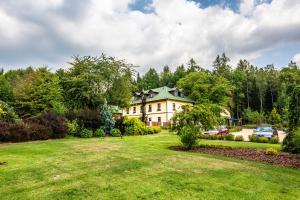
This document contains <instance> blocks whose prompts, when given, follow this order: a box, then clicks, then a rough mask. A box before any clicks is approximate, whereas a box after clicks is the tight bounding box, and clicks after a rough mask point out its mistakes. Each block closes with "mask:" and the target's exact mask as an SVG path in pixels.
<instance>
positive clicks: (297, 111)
mask: <svg viewBox="0 0 300 200" xmlns="http://www.w3.org/2000/svg"><path fill="white" fill-rule="evenodd" d="M298 126H300V85H298V86H296V87H295V88H294V90H293V92H292V96H291V99H290V103H289V128H290V129H291V130H294V129H295V128H296V127H298Z"/></svg>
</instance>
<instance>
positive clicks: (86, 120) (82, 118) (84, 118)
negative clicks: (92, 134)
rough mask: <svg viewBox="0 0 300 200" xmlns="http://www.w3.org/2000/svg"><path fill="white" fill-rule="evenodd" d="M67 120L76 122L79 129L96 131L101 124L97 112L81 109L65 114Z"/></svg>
mask: <svg viewBox="0 0 300 200" xmlns="http://www.w3.org/2000/svg"><path fill="white" fill-rule="evenodd" d="M66 116H67V119H68V120H70V121H73V120H77V123H78V125H79V126H80V127H84V128H88V129H91V130H97V128H99V127H101V126H102V125H103V124H102V122H101V119H100V115H99V112H98V111H97V110H90V109H82V110H78V111H72V112H69V113H67V115H66Z"/></svg>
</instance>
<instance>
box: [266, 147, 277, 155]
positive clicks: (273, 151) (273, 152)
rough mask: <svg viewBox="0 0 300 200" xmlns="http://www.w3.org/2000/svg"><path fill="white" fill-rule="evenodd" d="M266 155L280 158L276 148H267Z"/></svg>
mask: <svg viewBox="0 0 300 200" xmlns="http://www.w3.org/2000/svg"><path fill="white" fill-rule="evenodd" d="M266 154H267V155H272V156H278V155H279V151H278V149H275V148H267V149H266Z"/></svg>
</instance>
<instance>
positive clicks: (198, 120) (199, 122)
mask: <svg viewBox="0 0 300 200" xmlns="http://www.w3.org/2000/svg"><path fill="white" fill-rule="evenodd" d="M220 111H221V109H220V108H219V107H217V106H215V105H211V104H198V105H194V106H190V105H185V106H182V111H181V112H177V113H175V115H174V116H173V118H172V129H173V130H176V131H178V130H180V129H181V128H182V127H184V126H187V125H192V126H198V127H199V129H201V130H202V131H203V130H208V129H209V128H212V127H213V126H216V125H218V124H219V121H220V120H219V119H220V117H219V115H220Z"/></svg>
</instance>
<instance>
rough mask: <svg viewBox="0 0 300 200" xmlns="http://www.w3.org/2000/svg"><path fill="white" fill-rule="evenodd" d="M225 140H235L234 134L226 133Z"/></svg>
mask: <svg viewBox="0 0 300 200" xmlns="http://www.w3.org/2000/svg"><path fill="white" fill-rule="evenodd" d="M225 140H229V141H233V140H234V135H232V134H227V135H225Z"/></svg>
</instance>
